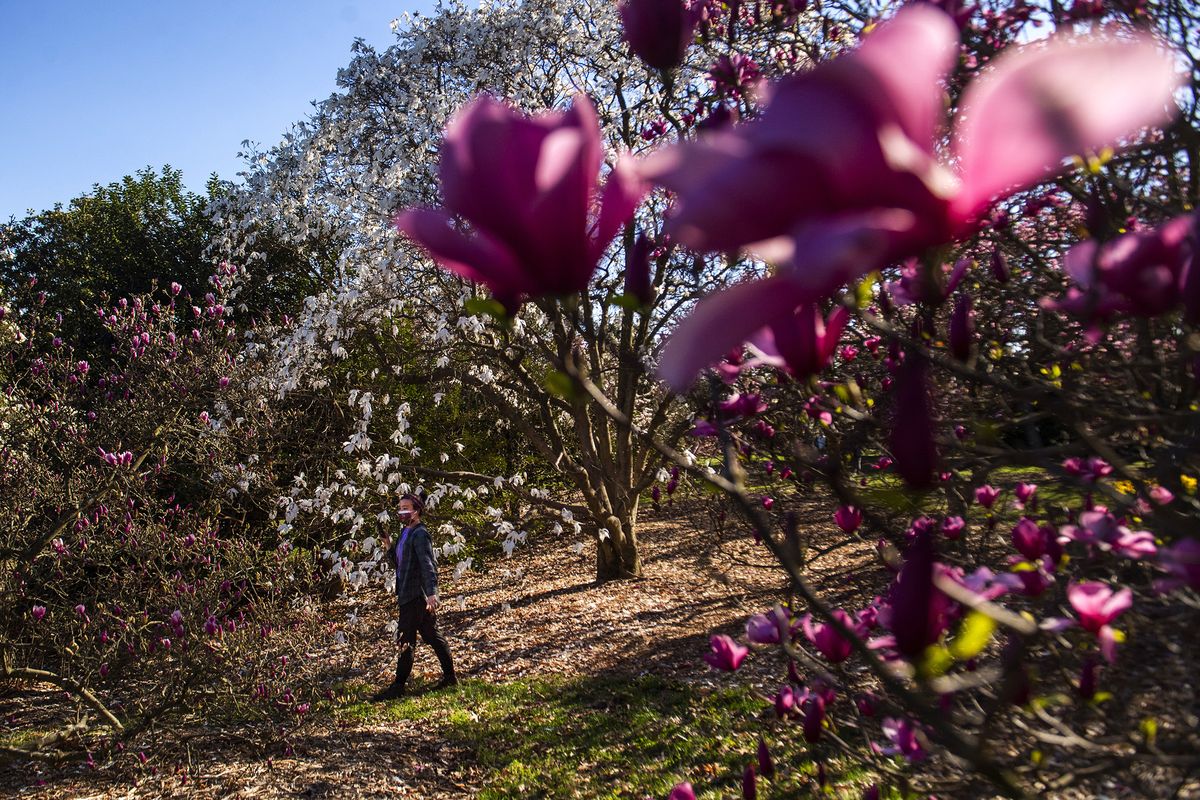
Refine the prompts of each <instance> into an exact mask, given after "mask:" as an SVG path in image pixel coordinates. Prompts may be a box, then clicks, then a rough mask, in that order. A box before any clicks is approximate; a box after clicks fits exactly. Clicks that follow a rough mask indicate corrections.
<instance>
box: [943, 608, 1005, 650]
mask: <svg viewBox="0 0 1200 800" xmlns="http://www.w3.org/2000/svg"><path fill="white" fill-rule="evenodd" d="M995 631H996V620H994V619H992V618H991V617H989V616H988V615H987V614H984V613H983V612H981V611H972V612H970V613H969V614H967V617H966V619H964V620H963V622H962V626H961V627H960V628H959V629H958V636H956V637H954V641H953V642H951V643H950V652H951V653H953V654H954V657H955V658H957V659H958V660H959V661H966V660H967V659H968V658H974V657H975V656H977V655H979V654H980V653H981V652H983V648H985V647H987V646H988V642H990V641H991V640H992V634H993V633H995Z"/></svg>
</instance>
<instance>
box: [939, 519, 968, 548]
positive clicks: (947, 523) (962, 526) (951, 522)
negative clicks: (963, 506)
mask: <svg viewBox="0 0 1200 800" xmlns="http://www.w3.org/2000/svg"><path fill="white" fill-rule="evenodd" d="M966 528H967V521H966V520H964V519H963V518H962V517H958V516H955V517H946V519H944V520H943V521H942V535H943V536H945V537H946V538H947V539H949V540H950V541H952V542H953V541H955V540H957V539H958V538H959V537H960V536H962V532H963V531H964V530H966Z"/></svg>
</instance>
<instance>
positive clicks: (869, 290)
mask: <svg viewBox="0 0 1200 800" xmlns="http://www.w3.org/2000/svg"><path fill="white" fill-rule="evenodd" d="M878 279H879V273H878V272H872V273H871V274H870V275H868V276H867V277H865V278H863V279H862V280H861V281H859V282H858V285H857V286H855V287H854V302H855V303H857V304H858V307H859V308H866V307H867V306H869V305H871V301H872V300H873V299H874V296H875V282H876V281H877V280H878Z"/></svg>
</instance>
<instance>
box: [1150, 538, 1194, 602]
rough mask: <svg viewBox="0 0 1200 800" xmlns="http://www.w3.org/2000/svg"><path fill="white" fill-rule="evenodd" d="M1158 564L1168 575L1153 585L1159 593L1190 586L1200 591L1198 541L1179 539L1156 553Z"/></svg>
mask: <svg viewBox="0 0 1200 800" xmlns="http://www.w3.org/2000/svg"><path fill="white" fill-rule="evenodd" d="M1158 564H1159V566H1160V567H1161V568H1162V569H1164V570H1166V571H1167V573H1168V574H1169V575H1170V577H1169V578H1164V579H1162V580H1161V581H1158V582H1157V583H1156V584H1155V588H1157V589H1158V590H1159V591H1171V590H1173V589H1178V588H1179V587H1181V586H1190V587H1192V588H1193V589H1195V590H1196V591H1200V539H1181V540H1180V541H1178V542H1175V544H1173V545H1171V546H1170V547H1167V548H1164V549H1163V550H1161V551H1159V553H1158Z"/></svg>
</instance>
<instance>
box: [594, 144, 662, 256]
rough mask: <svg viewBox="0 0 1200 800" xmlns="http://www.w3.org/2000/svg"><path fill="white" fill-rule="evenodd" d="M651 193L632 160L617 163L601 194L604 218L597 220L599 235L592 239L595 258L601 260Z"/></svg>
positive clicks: (602, 215)
mask: <svg viewBox="0 0 1200 800" xmlns="http://www.w3.org/2000/svg"><path fill="white" fill-rule="evenodd" d="M647 191H649V186H648V185H647V184H646V182H645V181H643V180H642V178H641V176H640V175H639V174H638V173H637V171H636V169H635V167H634V166H633V164H632V163H631V161H630V159H628V158H622V159H620V160H619V161H617V164H616V166H615V167H613V169H612V171H611V172H609V173H608V180H607V181H605V183H604V190H603V191H602V192H601V194H600V215H599V217H598V218H597V220H596V232H595V235H594V236H593V238H592V249H593V256H594V257H595V258H599V257H600V255H601V254H602V253H603V252H604V249H605V248H606V247H608V244H609V242H611V241H612V240H613V237H614V236H616V235H617V232H618V231H620V230H621V226H623V225H624V224H625V223H626V222H628V221H629V220H630V218H632V217H633V212H634V210H636V209H637V206H638V203H640V202H642V198H643V197H645V196H646V192H647Z"/></svg>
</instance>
